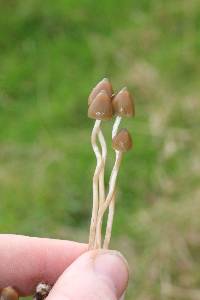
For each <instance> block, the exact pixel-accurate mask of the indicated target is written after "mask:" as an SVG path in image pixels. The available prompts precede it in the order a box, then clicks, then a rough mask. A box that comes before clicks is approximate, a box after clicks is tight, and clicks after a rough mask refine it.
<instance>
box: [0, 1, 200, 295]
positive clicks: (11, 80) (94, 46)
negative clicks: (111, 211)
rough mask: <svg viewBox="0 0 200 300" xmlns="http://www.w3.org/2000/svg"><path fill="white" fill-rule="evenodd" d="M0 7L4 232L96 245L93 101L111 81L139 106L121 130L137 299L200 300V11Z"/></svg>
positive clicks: (149, 6) (193, 6) (120, 217)
mask: <svg viewBox="0 0 200 300" xmlns="http://www.w3.org/2000/svg"><path fill="white" fill-rule="evenodd" d="M0 6H1V10H0V66H1V68H0V69H1V72H0V128H1V130H0V212H1V213H0V231H1V232H9V233H19V234H29V235H39V236H49V237H58V238H71V239H79V240H80V241H87V235H88V227H89V220H90V214H91V194H92V191H91V178H92V174H93V171H94V167H95V158H94V155H93V153H92V150H91V146H90V133H91V128H92V124H93V122H92V121H91V120H89V119H88V118H87V97H88V94H89V92H90V89H91V88H92V87H93V86H94V85H95V84H96V82H98V81H99V80H100V79H101V78H102V77H105V76H107V77H109V78H111V80H112V82H113V85H114V88H115V89H119V88H121V87H122V86H123V85H127V86H128V87H129V89H130V90H131V91H132V92H133V94H134V96H135V103H136V118H135V119H133V120H124V121H123V127H124V126H127V127H128V128H129V129H130V130H131V133H132V135H133V141H134V149H133V151H131V152H130V153H128V154H127V155H126V156H125V157H124V160H123V166H122V168H121V170H120V176H119V181H118V202H117V210H116V218H115V223H114V230H113V240H112V247H116V248H118V249H120V250H121V251H122V252H123V253H124V254H125V255H126V256H127V257H128V260H129V262H130V266H131V270H134V273H135V275H134V276H132V280H131V283H130V288H129V293H128V299H137V300H143V299H145V300H147V299H148V300H151V299H154V300H155V299H164V300H165V299H167V300H168V299H170V300H173V299H176V300H178V299H186V298H187V299H198V298H195V297H194V292H195V290H196V289H198V287H199V284H200V278H199V272H198V269H199V267H200V265H199V262H200V256H199V254H198V253H199V250H200V243H199V238H198V232H199V230H200V221H199V214H198V211H199V204H198V199H199V192H200V190H199V179H200V175H199V174H200V164H199V150H200V147H199V135H200V128H199V119H200V102H199V93H198V90H199V76H200V69H199V55H200V42H199V36H200V5H199V1H197V0H191V1H186V0H183V1H178V0H175V1H172V0H170V1H159V0H152V1H147V0H142V1H136V0H134V1H133V0H132V1H130V0H126V1H121V0H119V1H117V3H116V1H114V0H109V1H107V0H102V1H99V2H97V1H88V0H81V1H72V0H57V1H53V0H50V1H48V3H47V2H45V1H39V0H27V1H20V0H18V1H6V0H0ZM104 127H105V132H106V136H107V137H108V138H109V134H110V129H111V124H105V126H104ZM109 153H110V157H109V160H108V168H107V170H106V178H107V179H108V176H109V172H110V170H111V168H112V163H113V159H114V155H113V152H112V149H111V147H110V146H109ZM134 279H135V280H134ZM199 293H200V292H199ZM184 297H186V298H184Z"/></svg>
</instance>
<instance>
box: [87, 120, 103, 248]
mask: <svg viewBox="0 0 200 300" xmlns="http://www.w3.org/2000/svg"><path fill="white" fill-rule="evenodd" d="M100 125H101V120H96V122H95V124H94V128H93V130H92V135H91V143H92V148H93V151H94V153H95V156H96V159H97V165H96V169H95V172H94V176H93V208H92V218H91V224H90V236H89V249H92V248H94V243H95V234H96V223H97V213H98V208H99V192H98V182H99V174H100V172H101V168H102V157H101V153H100V151H99V148H98V146H97V141H96V140H97V135H98V133H99V130H100Z"/></svg>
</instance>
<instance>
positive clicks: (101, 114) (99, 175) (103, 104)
mask: <svg viewBox="0 0 200 300" xmlns="http://www.w3.org/2000/svg"><path fill="white" fill-rule="evenodd" d="M112 116H113V110H112V103H111V98H110V96H109V95H108V93H107V92H106V91H105V90H101V91H100V92H99V93H98V94H97V95H96V97H95V98H94V99H93V100H92V102H91V104H90V106H89V108H88V117H89V118H92V119H95V120H96V121H95V124H94V128H93V130H92V135H91V143H92V147H93V151H94V153H95V155H96V159H97V166H96V169H95V172H94V176H93V209H92V218H91V225H90V238H89V249H91V248H93V247H94V243H95V234H96V222H97V214H98V208H99V192H100V197H101V203H102V202H103V201H104V198H105V191H104V190H105V189H104V165H105V159H106V153H107V148H106V143H105V139H104V137H103V134H102V132H101V130H100V125H101V121H102V120H110V119H111V118H112ZM97 135H98V137H99V140H100V143H101V147H102V155H101V153H100V151H99V148H98V146H97V141H96V139H97ZM102 157H103V159H102ZM99 180H100V182H99ZM99 183H100V184H99ZM98 184H99V189H98Z"/></svg>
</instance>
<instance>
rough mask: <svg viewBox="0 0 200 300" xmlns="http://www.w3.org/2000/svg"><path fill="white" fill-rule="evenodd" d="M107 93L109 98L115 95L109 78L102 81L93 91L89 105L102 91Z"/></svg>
mask: <svg viewBox="0 0 200 300" xmlns="http://www.w3.org/2000/svg"><path fill="white" fill-rule="evenodd" d="M102 90H104V91H106V92H107V94H108V96H109V97H111V96H112V94H113V89H112V85H111V83H110V81H109V80H108V79H107V78H104V79H102V80H101V81H100V82H99V83H97V85H96V86H95V87H94V88H93V89H92V91H91V93H90V95H89V98H88V105H90V104H91V103H92V101H93V100H94V99H95V98H96V96H97V95H98V94H99V92H100V91H102Z"/></svg>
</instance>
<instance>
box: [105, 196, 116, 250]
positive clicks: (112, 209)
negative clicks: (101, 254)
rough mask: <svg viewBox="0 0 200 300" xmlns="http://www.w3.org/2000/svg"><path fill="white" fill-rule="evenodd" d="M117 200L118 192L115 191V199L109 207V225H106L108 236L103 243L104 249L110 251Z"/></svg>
mask: <svg viewBox="0 0 200 300" xmlns="http://www.w3.org/2000/svg"><path fill="white" fill-rule="evenodd" d="M115 200H116V190H115V191H114V194H113V198H112V200H111V203H110V205H109V212H108V220H107V225H106V234H105V239H104V243H103V249H108V248H109V244H110V239H111V234H112V226H113V219H114V214H115Z"/></svg>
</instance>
